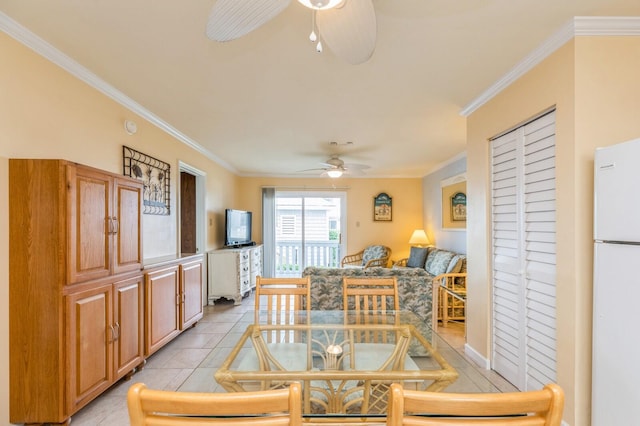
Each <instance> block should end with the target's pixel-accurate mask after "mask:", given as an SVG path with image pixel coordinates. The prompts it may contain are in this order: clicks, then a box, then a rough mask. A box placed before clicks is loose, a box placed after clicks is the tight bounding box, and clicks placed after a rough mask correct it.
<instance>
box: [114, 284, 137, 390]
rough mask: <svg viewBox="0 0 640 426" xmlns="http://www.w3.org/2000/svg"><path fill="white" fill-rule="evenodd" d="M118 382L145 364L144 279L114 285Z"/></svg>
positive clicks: (115, 349)
mask: <svg viewBox="0 0 640 426" xmlns="http://www.w3.org/2000/svg"><path fill="white" fill-rule="evenodd" d="M113 297H114V300H113V327H114V329H115V331H116V344H115V345H114V354H113V361H114V369H115V377H114V379H115V380H118V379H119V378H120V377H122V376H124V375H125V374H127V373H129V372H130V371H132V370H133V369H134V368H136V367H137V366H138V365H140V364H142V362H143V361H144V358H143V356H144V346H143V345H144V339H143V333H144V316H143V312H144V304H143V280H142V275H140V276H137V277H133V278H130V279H128V280H124V281H119V282H117V283H115V284H113Z"/></svg>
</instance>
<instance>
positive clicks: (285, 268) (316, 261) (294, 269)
mask: <svg viewBox="0 0 640 426" xmlns="http://www.w3.org/2000/svg"><path fill="white" fill-rule="evenodd" d="M341 259H342V255H341V253H340V246H339V244H338V241H307V242H306V243H305V244H304V255H303V250H302V242H301V241H286V240H279V241H277V242H276V277H299V276H301V274H302V270H303V269H304V268H305V267H307V266H321V267H338V266H340V260H341Z"/></svg>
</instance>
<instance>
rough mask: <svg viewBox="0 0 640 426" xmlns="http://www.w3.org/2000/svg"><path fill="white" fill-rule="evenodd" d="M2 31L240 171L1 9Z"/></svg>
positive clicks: (196, 147)
mask: <svg viewBox="0 0 640 426" xmlns="http://www.w3.org/2000/svg"><path fill="white" fill-rule="evenodd" d="M0 30H2V31H3V32H5V33H6V34H7V35H9V36H10V37H12V38H14V39H15V40H17V41H18V42H20V43H22V44H23V45H25V46H27V47H28V48H29V49H31V50H33V51H34V52H36V53H37V54H39V55H40V56H42V57H44V58H45V59H47V60H49V61H50V62H53V63H54V64H56V65H58V66H59V67H60V68H62V69H64V70H65V71H67V72H68V73H69V74H71V75H73V76H75V77H76V78H78V79H79V80H81V81H83V82H85V83H86V84H88V85H89V86H91V87H93V88H94V89H96V90H98V91H99V92H101V93H103V94H104V95H106V96H107V97H109V98H111V99H113V100H114V101H116V102H117V103H119V104H120V105H122V106H124V107H125V108H127V109H129V110H131V111H132V112H134V113H136V114H138V115H139V116H141V117H142V118H144V119H145V120H147V121H149V122H150V123H151V124H153V125H155V126H156V127H158V128H160V129H161V130H163V131H164V132H166V133H168V134H169V135H171V136H173V137H174V138H176V139H177V140H178V141H180V142H182V143H184V144H185V145H187V146H188V147H190V148H192V149H194V150H195V151H197V152H199V153H200V154H202V155H204V156H205V157H207V158H209V159H210V160H212V161H214V162H215V163H217V164H219V165H220V166H222V167H224V168H225V169H227V170H229V171H230V172H233V173H237V170H236V169H235V168H234V167H232V166H231V165H230V164H228V163H227V162H225V161H223V160H222V159H220V158H219V157H217V156H216V155H214V154H213V153H212V152H210V151H209V150H207V149H206V148H204V147H203V146H202V145H200V144H199V143H197V142H196V141H194V140H193V139H191V138H190V137H188V136H187V135H185V134H184V133H182V132H180V131H179V130H178V129H176V128H175V127H173V126H171V125H170V124H169V123H167V122H166V121H164V120H163V119H161V118H160V117H158V116H157V115H155V114H154V113H152V112H151V111H149V110H148V109H146V108H145V107H143V106H142V105H140V104H139V103H137V102H136V101H134V100H133V99H131V98H130V97H128V96H127V95H125V94H124V93H122V92H121V91H119V90H118V89H116V88H115V87H113V86H111V85H110V84H109V83H107V82H106V81H104V80H102V79H101V78H100V77H98V76H97V75H96V74H94V73H93V72H91V71H90V70H89V69H87V68H86V67H84V66H82V65H80V64H79V63H78V62H76V61H75V60H74V59H72V58H71V57H69V56H67V55H66V54H64V53H62V52H61V51H60V50H58V49H57V48H55V47H54V46H53V45H51V44H49V43H48V42H47V41H45V40H43V39H42V38H40V37H38V36H37V35H36V34H34V33H33V32H31V31H29V30H28V29H27V28H25V27H23V26H22V25H20V24H19V23H17V22H16V21H14V20H13V19H11V18H10V17H9V16H7V15H6V14H5V13H3V12H0Z"/></svg>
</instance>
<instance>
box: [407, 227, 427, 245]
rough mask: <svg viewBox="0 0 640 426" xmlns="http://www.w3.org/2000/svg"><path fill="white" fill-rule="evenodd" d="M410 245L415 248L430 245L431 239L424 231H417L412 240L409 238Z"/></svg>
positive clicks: (414, 232) (412, 235)
mask: <svg viewBox="0 0 640 426" xmlns="http://www.w3.org/2000/svg"><path fill="white" fill-rule="evenodd" d="M409 244H411V245H413V246H426V245H428V244H429V238H427V233H426V232H424V230H423V229H416V230H415V231H413V234H411V238H409Z"/></svg>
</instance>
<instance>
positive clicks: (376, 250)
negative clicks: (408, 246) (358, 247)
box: [340, 245, 391, 268]
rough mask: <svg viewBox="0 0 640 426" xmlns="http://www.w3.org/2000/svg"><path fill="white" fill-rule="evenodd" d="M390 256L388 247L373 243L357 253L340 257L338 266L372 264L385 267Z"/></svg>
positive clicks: (365, 265) (358, 266) (367, 265)
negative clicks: (340, 260)
mask: <svg viewBox="0 0 640 426" xmlns="http://www.w3.org/2000/svg"><path fill="white" fill-rule="evenodd" d="M390 257H391V249H390V248H389V247H387V246H381V245H374V246H369V247H367V248H365V249H364V250H362V251H360V252H358V253H355V254H348V255H346V256H345V257H343V258H342V262H340V266H341V267H343V268H344V267H348V268H353V267H357V268H370V267H372V266H381V267H383V268H386V267H387V263H389V258H390Z"/></svg>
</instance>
